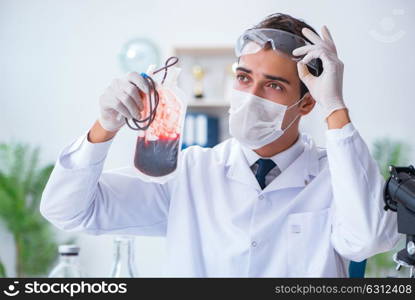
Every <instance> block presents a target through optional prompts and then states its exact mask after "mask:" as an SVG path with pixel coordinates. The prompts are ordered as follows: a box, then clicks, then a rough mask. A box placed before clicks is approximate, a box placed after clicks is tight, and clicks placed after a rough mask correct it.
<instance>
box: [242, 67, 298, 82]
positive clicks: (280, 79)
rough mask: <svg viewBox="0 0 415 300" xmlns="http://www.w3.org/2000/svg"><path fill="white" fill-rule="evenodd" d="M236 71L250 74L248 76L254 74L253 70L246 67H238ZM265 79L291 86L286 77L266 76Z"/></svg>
mask: <svg viewBox="0 0 415 300" xmlns="http://www.w3.org/2000/svg"><path fill="white" fill-rule="evenodd" d="M236 71H242V72H245V73H248V74H251V73H252V71H251V70H249V69H247V68H244V67H237V68H236ZM264 77H265V78H267V79H270V80H277V81H282V82H285V83H286V84H290V81H289V80H288V79H285V78H284V77H281V76H274V75H268V74H264Z"/></svg>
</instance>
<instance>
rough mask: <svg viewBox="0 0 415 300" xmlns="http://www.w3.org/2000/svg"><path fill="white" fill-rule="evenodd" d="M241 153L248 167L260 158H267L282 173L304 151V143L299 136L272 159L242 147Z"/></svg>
mask: <svg viewBox="0 0 415 300" xmlns="http://www.w3.org/2000/svg"><path fill="white" fill-rule="evenodd" d="M241 146H242V151H243V153H244V155H245V158H246V160H247V161H248V164H249V166H252V165H253V164H254V163H255V162H256V161H257V160H258V159H260V158H269V159H272V161H273V162H274V163H275V164H276V165H277V166H278V168H279V169H280V170H281V172H282V171H284V170H285V169H287V168H288V166H289V165H291V163H293V162H294V161H295V160H296V159H297V158H298V157H299V156H300V155H301V153H303V151H304V148H305V146H304V141H303V140H302V138H301V134H300V135H299V136H298V139H297V141H296V142H295V143H294V144H293V145H292V146H291V147H290V148H288V149H286V150H284V151H282V152H280V153H277V154H275V155H274V156H272V157H261V156H259V155H258V154H257V153H256V152H255V151H254V150H252V149H249V148H248V147H246V146H244V145H242V144H241Z"/></svg>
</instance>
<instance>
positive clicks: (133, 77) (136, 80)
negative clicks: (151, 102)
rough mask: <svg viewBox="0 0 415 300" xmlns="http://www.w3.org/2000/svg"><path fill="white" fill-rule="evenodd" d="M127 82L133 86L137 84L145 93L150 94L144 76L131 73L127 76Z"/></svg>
mask: <svg viewBox="0 0 415 300" xmlns="http://www.w3.org/2000/svg"><path fill="white" fill-rule="evenodd" d="M127 80H128V81H129V82H131V83H132V84H135V85H136V86H137V87H138V88H139V89H140V90H141V91H142V92H143V93H145V94H148V92H149V90H148V84H147V81H146V80H145V79H144V78H143V76H141V75H140V74H138V73H137V72H131V73H128V74H127Z"/></svg>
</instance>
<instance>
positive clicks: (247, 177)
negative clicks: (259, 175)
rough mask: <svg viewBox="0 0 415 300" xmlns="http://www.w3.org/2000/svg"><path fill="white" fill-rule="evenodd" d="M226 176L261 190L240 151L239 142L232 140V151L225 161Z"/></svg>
mask: <svg viewBox="0 0 415 300" xmlns="http://www.w3.org/2000/svg"><path fill="white" fill-rule="evenodd" d="M226 168H227V170H226V176H227V177H228V178H229V179H232V180H236V181H238V182H240V183H242V184H245V185H248V186H250V187H251V188H254V189H257V190H261V187H260V186H259V183H258V181H257V179H256V177H255V175H254V173H253V172H252V170H251V168H250V167H249V164H248V161H247V160H246V158H245V155H244V153H243V151H242V148H241V145H240V144H239V142H237V141H236V140H234V145H233V146H232V151H231V152H230V154H229V158H228V160H227V162H226Z"/></svg>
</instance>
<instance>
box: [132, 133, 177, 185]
mask: <svg viewBox="0 0 415 300" xmlns="http://www.w3.org/2000/svg"><path fill="white" fill-rule="evenodd" d="M179 142H180V136H177V138H160V139H158V140H155V141H148V140H145V138H144V137H137V143H136V149H135V151H136V152H135V157H134V165H135V167H136V168H137V169H138V170H139V171H140V172H142V173H144V174H146V175H149V176H153V177H160V176H165V175H168V174H170V173H171V172H173V171H174V170H175V169H176V167H177V155H178V153H179ZM160 158H162V159H160Z"/></svg>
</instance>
